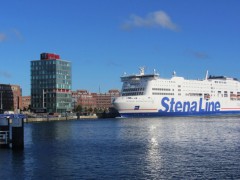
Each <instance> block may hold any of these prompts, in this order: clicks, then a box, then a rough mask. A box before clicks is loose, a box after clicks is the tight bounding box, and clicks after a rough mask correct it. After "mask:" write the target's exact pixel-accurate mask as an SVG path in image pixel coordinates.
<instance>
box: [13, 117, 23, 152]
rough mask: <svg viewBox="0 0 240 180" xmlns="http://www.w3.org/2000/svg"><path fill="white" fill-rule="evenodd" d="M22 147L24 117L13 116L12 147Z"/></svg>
mask: <svg viewBox="0 0 240 180" xmlns="http://www.w3.org/2000/svg"><path fill="white" fill-rule="evenodd" d="M23 148H24V119H23V118H21V117H14V118H13V120H12V149H13V150H23Z"/></svg>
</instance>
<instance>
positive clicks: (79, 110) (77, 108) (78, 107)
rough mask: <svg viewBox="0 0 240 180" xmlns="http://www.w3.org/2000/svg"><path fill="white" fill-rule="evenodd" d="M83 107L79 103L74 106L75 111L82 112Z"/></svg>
mask: <svg viewBox="0 0 240 180" xmlns="http://www.w3.org/2000/svg"><path fill="white" fill-rule="evenodd" d="M82 110H83V108H82V106H81V105H78V106H77V107H76V108H75V112H82Z"/></svg>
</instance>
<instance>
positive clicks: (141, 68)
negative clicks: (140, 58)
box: [139, 67, 145, 75]
mask: <svg viewBox="0 0 240 180" xmlns="http://www.w3.org/2000/svg"><path fill="white" fill-rule="evenodd" d="M139 70H140V75H144V71H145V68H144V67H140V68H139Z"/></svg>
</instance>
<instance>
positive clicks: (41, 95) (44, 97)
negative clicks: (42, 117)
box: [31, 53, 72, 113]
mask: <svg viewBox="0 0 240 180" xmlns="http://www.w3.org/2000/svg"><path fill="white" fill-rule="evenodd" d="M71 88H72V75H71V63H70V62H69V61H65V60H62V59H61V58H60V56H59V55H57V54H52V53H42V54H41V55H40V60H33V61H31V107H32V110H33V111H34V112H49V113H55V112H57V113H64V112H69V111H71V110H72V96H71Z"/></svg>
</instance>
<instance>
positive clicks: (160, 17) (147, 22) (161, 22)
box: [122, 11, 179, 31]
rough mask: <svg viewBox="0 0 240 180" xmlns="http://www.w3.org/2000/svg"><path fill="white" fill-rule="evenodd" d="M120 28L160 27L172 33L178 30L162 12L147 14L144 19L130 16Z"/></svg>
mask: <svg viewBox="0 0 240 180" xmlns="http://www.w3.org/2000/svg"><path fill="white" fill-rule="evenodd" d="M122 27H123V29H125V30H129V29H132V28H137V27H162V28H166V29H170V30H173V31H177V30H179V27H178V26H177V25H176V24H175V23H173V22H172V20H171V18H170V17H169V16H168V15H167V13H165V12H164V11H156V12H152V13H149V14H147V16H146V17H140V16H137V15H131V16H130V17H129V20H127V21H126V22H125V23H124V24H123V25H122Z"/></svg>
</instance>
